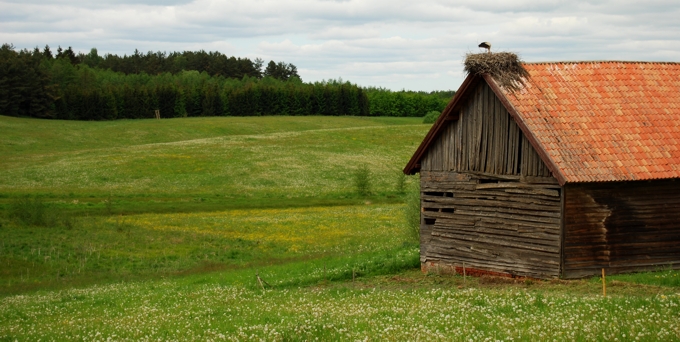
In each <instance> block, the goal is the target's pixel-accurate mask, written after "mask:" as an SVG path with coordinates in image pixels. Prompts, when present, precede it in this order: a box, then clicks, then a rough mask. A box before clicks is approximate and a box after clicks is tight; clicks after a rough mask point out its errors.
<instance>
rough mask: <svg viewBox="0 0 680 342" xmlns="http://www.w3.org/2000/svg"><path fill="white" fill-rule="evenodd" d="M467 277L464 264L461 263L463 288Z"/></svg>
mask: <svg viewBox="0 0 680 342" xmlns="http://www.w3.org/2000/svg"><path fill="white" fill-rule="evenodd" d="M466 278H467V276H466V274H465V263H463V286H467V279H466Z"/></svg>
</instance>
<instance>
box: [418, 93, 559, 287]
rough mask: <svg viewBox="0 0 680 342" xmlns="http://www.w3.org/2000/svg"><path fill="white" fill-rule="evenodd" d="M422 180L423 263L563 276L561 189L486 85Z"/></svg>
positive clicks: (424, 167) (431, 154) (426, 161)
mask: <svg viewBox="0 0 680 342" xmlns="http://www.w3.org/2000/svg"><path fill="white" fill-rule="evenodd" d="M420 177H421V208H422V211H421V213H422V215H421V263H422V264H423V265H444V266H449V267H450V266H454V267H461V266H462V265H463V264H465V265H466V267H467V268H472V269H479V270H486V271H490V272H499V273H505V274H512V275H519V276H530V277H537V278H550V277H557V276H559V274H560V249H561V246H560V243H561V234H560V232H561V230H560V225H561V217H562V216H561V215H562V211H561V209H562V206H561V197H560V196H561V194H560V191H561V188H560V186H559V185H558V183H557V180H556V179H554V178H553V177H551V176H550V171H549V170H548V168H547V167H546V166H545V164H544V163H543V161H542V160H541V159H540V157H539V156H538V154H537V153H536V151H535V150H534V149H533V147H532V146H531V144H530V143H529V142H528V140H527V139H526V138H525V137H524V135H523V134H522V132H521V130H520V129H519V128H518V126H517V124H516V123H515V122H514V121H513V120H512V118H511V116H510V115H509V113H508V112H507V110H506V109H505V107H504V106H503V105H502V104H501V102H500V101H499V100H498V99H497V98H496V96H495V94H494V93H493V91H492V90H491V88H489V86H488V85H487V84H486V83H485V82H481V83H480V85H479V86H478V87H477V89H476V91H475V94H474V96H472V97H471V99H470V100H469V101H468V103H467V104H466V105H464V106H463V108H462V109H461V112H460V115H459V119H458V120H455V121H452V122H450V123H449V124H448V127H446V129H445V130H444V131H443V132H442V133H441V134H440V136H439V137H438V138H437V139H436V140H435V141H434V142H433V144H432V145H430V148H429V150H428V151H427V152H426V153H425V155H424V157H423V158H422V160H421V172H420Z"/></svg>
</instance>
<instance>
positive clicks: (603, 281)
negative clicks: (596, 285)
mask: <svg viewBox="0 0 680 342" xmlns="http://www.w3.org/2000/svg"><path fill="white" fill-rule="evenodd" d="M602 296H604V297H607V283H606V281H605V278H604V267H603V268H602Z"/></svg>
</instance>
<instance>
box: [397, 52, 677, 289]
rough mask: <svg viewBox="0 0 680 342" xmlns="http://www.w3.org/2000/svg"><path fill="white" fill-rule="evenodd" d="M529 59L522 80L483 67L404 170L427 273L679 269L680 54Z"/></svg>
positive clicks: (538, 274) (574, 274)
mask: <svg viewBox="0 0 680 342" xmlns="http://www.w3.org/2000/svg"><path fill="white" fill-rule="evenodd" d="M518 63H519V62H518ZM520 65H521V66H523V68H524V70H525V72H528V76H527V75H525V76H524V77H522V78H521V82H514V85H515V86H516V87H515V88H513V87H507V86H504V85H503V84H501V82H499V78H498V77H496V76H492V74H490V73H470V74H469V75H468V77H467V78H466V79H465V81H464V82H463V84H462V85H461V86H460V88H459V89H458V91H457V93H456V96H455V97H454V99H453V100H452V101H451V102H450V103H449V104H448V106H447V108H446V109H445V110H444V112H443V113H442V115H441V116H440V118H439V120H438V121H437V122H436V123H435V124H434V125H433V126H432V129H431V130H430V131H429V133H428V134H427V136H426V137H425V139H424V140H423V142H422V143H421V145H420V146H419V147H418V149H417V150H416V152H415V154H414V155H413V157H412V158H411V160H410V161H409V163H408V164H407V166H406V168H405V169H404V172H405V173H406V174H415V173H418V172H419V173H420V185H421V225H420V243H421V247H420V248H421V249H420V258H421V265H422V268H423V270H424V271H425V270H428V269H431V268H433V267H436V268H437V269H438V270H441V271H457V272H460V271H461V269H462V267H463V265H465V267H466V269H467V272H468V274H471V273H472V274H474V273H486V274H496V275H511V276H527V277H534V278H556V277H561V278H580V277H586V276H592V275H596V274H600V272H601V269H602V268H605V269H606V271H607V273H608V274H610V273H612V274H613V273H622V272H634V271H643V270H655V269H661V268H667V267H673V268H680V180H679V178H680V64H678V63H651V62H650V63H647V62H563V63H523V64H520ZM506 84H507V83H506Z"/></svg>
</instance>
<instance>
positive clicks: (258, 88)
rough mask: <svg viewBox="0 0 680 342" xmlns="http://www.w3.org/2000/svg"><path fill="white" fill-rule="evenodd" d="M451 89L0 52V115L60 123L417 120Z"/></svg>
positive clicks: (217, 65) (179, 58) (198, 56)
mask: <svg viewBox="0 0 680 342" xmlns="http://www.w3.org/2000/svg"><path fill="white" fill-rule="evenodd" d="M452 96H453V92H452V91H443V92H432V93H425V92H411V91H397V92H394V91H391V90H388V89H383V88H372V87H371V88H363V87H360V86H358V85H356V84H352V83H350V82H348V81H342V79H338V80H327V81H321V82H313V83H312V82H307V83H305V82H303V81H302V79H301V77H300V75H299V74H298V71H297V67H296V66H295V65H294V64H292V63H285V62H278V63H277V62H274V61H270V62H269V63H267V64H266V65H265V63H264V61H263V60H262V59H259V58H256V59H255V60H250V59H248V58H237V57H228V56H226V55H224V54H222V53H220V52H205V51H197V52H192V51H184V52H172V53H165V52H148V53H146V54H143V53H140V52H139V51H137V50H135V52H134V53H133V54H131V55H124V56H122V57H120V56H118V55H114V54H105V55H104V56H100V55H99V53H98V51H97V49H96V48H93V49H91V50H90V52H89V53H88V54H83V53H75V52H74V51H73V49H72V48H71V47H68V48H67V49H62V48H61V47H59V48H58V49H57V50H56V53H53V52H52V51H51V49H50V47H49V46H45V48H44V49H42V50H41V49H39V48H37V47H36V48H35V49H33V50H28V49H23V50H19V51H17V49H15V48H14V46H13V45H11V44H4V45H2V47H1V48H0V115H8V116H22V117H35V118H51V119H66V120H115V119H133V118H153V117H155V115H156V113H159V115H160V117H162V118H171V117H187V116H259V115H333V116H338V115H354V116H408V117H419V116H424V115H425V114H426V113H428V112H431V111H441V110H443V109H444V107H445V106H446V104H447V103H448V101H449V100H450V98H451V97H452Z"/></svg>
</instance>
